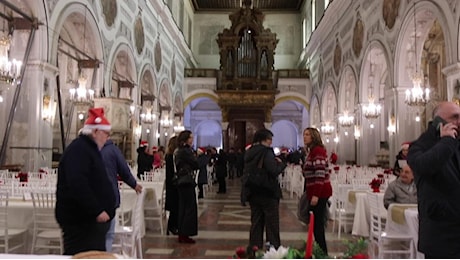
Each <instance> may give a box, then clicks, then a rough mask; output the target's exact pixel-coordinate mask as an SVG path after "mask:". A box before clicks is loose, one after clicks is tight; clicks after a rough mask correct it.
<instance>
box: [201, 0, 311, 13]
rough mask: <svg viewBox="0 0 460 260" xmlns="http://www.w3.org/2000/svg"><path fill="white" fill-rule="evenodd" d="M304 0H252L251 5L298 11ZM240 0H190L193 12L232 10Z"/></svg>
mask: <svg viewBox="0 0 460 260" xmlns="http://www.w3.org/2000/svg"><path fill="white" fill-rule="evenodd" d="M304 1H305V0H252V4H253V7H255V8H257V9H259V10H261V11H262V12H266V11H273V12H298V11H300V8H301V7H302V4H303V2H304ZM242 2H243V1H242V0H192V3H193V7H194V8H195V12H233V11H235V10H236V9H239V8H240V7H241V5H242Z"/></svg>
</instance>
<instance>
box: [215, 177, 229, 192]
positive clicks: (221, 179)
mask: <svg viewBox="0 0 460 260" xmlns="http://www.w3.org/2000/svg"><path fill="white" fill-rule="evenodd" d="M217 181H218V182H219V191H218V192H220V193H226V192H227V183H225V177H221V176H219V177H217Z"/></svg>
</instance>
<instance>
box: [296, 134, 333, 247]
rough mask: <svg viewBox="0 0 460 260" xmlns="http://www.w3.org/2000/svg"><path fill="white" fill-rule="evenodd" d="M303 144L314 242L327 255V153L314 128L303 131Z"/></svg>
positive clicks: (329, 190)
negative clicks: (325, 229) (325, 222)
mask: <svg viewBox="0 0 460 260" xmlns="http://www.w3.org/2000/svg"><path fill="white" fill-rule="evenodd" d="M303 142H304V144H305V150H306V151H307V157H306V158H305V163H304V165H303V171H302V172H303V176H304V177H305V183H306V187H305V188H306V192H307V198H308V200H309V201H310V210H311V211H313V214H314V215H315V226H314V235H315V241H316V242H317V243H318V245H319V246H320V247H321V249H322V250H323V251H324V253H326V255H327V245H326V236H325V233H324V221H325V213H326V204H327V200H328V199H329V197H330V196H332V186H331V182H330V174H329V171H328V169H327V167H328V165H327V161H328V158H327V151H326V148H325V147H324V145H323V141H322V140H321V135H320V133H319V131H318V129H316V128H312V127H307V128H306V129H305V130H304V131H303Z"/></svg>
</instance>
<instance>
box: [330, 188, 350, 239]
mask: <svg viewBox="0 0 460 260" xmlns="http://www.w3.org/2000/svg"><path fill="white" fill-rule="evenodd" d="M333 185H334V188H333V190H334V192H335V193H336V195H335V196H333V201H332V203H334V208H335V212H334V216H335V219H334V223H333V225H332V233H334V231H335V226H336V225H337V237H338V238H339V239H340V238H341V234H342V229H343V231H344V232H345V231H346V230H347V227H348V226H350V227H351V226H353V221H354V219H355V211H354V209H353V207H352V206H351V205H350V203H348V200H347V196H345V194H346V192H345V191H344V189H345V188H341V187H339V184H334V183H333Z"/></svg>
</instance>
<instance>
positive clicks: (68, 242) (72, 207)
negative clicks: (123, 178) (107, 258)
mask: <svg viewBox="0 0 460 260" xmlns="http://www.w3.org/2000/svg"><path fill="white" fill-rule="evenodd" d="M88 115H89V116H88V119H87V120H86V121H85V124H84V127H83V128H82V129H81V130H80V135H79V136H78V137H77V138H76V139H75V140H73V141H72V143H71V144H70V145H69V146H68V147H67V148H66V149H65V151H64V153H63V155H62V158H61V161H60V162H59V170H58V181H57V190H56V212H55V213H56V220H57V222H58V223H59V225H60V227H61V229H62V234H63V241H64V254H65V255H74V254H77V253H80V252H85V251H89V250H99V251H105V249H106V248H105V236H106V233H107V231H108V230H109V227H110V220H111V219H113V218H114V216H115V208H116V196H115V192H114V190H113V188H112V185H111V182H110V179H109V175H108V174H107V172H106V168H105V165H104V162H103V159H102V155H101V152H100V150H101V149H102V147H103V146H104V144H105V142H106V141H107V139H108V138H109V135H110V130H111V125H110V123H109V121H108V120H107V119H106V118H105V116H104V110H103V108H91V109H90V110H89V113H88Z"/></svg>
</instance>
